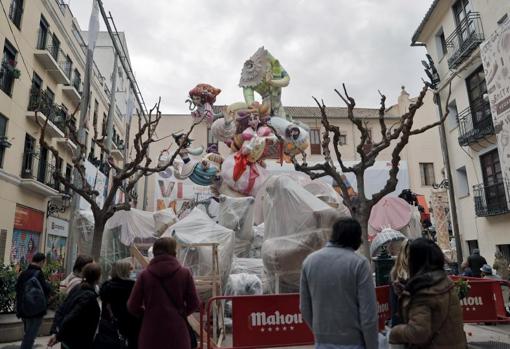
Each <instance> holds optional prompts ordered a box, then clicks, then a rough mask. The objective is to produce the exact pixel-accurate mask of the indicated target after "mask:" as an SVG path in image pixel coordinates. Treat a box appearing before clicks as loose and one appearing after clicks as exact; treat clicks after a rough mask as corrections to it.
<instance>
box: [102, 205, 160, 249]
mask: <svg viewBox="0 0 510 349" xmlns="http://www.w3.org/2000/svg"><path fill="white" fill-rule="evenodd" d="M152 215H153V213H152V212H148V211H142V210H138V209H136V208H132V209H131V210H129V211H117V212H115V214H114V215H113V216H112V217H111V218H110V219H109V220H108V221H107V222H106V225H105V230H108V229H113V228H116V227H120V241H121V242H122V243H123V244H124V245H126V246H130V245H131V244H132V243H133V242H134V241H135V238H139V239H147V238H151V237H154V231H155V230H154V218H153V216H152Z"/></svg>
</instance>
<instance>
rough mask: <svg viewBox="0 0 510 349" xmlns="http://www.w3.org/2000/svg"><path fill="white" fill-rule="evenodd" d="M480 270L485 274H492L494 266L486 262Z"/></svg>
mask: <svg viewBox="0 0 510 349" xmlns="http://www.w3.org/2000/svg"><path fill="white" fill-rule="evenodd" d="M480 270H481V271H482V272H483V273H485V274H492V268H491V266H490V265H488V264H484V265H483V267H481V268H480Z"/></svg>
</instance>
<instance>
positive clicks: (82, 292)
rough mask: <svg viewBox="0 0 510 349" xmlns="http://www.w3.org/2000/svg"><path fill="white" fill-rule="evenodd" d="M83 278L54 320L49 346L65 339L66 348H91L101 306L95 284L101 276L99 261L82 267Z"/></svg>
mask: <svg viewBox="0 0 510 349" xmlns="http://www.w3.org/2000/svg"><path fill="white" fill-rule="evenodd" d="M82 277H83V281H82V283H81V284H80V286H79V287H75V288H74V289H73V290H72V291H71V293H69V295H68V296H67V298H66V299H65V301H64V303H63V304H62V306H61V307H60V308H59V311H58V313H57V314H55V319H54V320H53V326H52V334H53V335H52V336H51V338H50V340H49V341H48V346H49V347H52V346H54V345H55V344H56V343H58V342H61V343H62V348H63V349H90V348H92V347H93V343H94V335H95V333H96V329H97V324H98V322H99V315H100V312H101V310H100V308H99V304H98V302H97V293H96V291H95V287H96V285H97V283H98V282H99V278H100V277H101V268H100V267H99V265H97V264H96V263H89V264H87V265H86V266H85V267H84V268H83V270H82Z"/></svg>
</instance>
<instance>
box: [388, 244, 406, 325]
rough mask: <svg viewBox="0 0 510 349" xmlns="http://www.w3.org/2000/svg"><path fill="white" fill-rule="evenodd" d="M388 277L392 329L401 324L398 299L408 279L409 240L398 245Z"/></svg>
mask: <svg viewBox="0 0 510 349" xmlns="http://www.w3.org/2000/svg"><path fill="white" fill-rule="evenodd" d="M390 277H391V287H390V304H391V327H393V326H396V325H398V324H400V323H401V322H402V321H401V319H400V315H399V311H398V304H399V297H400V295H401V294H402V292H403V291H404V289H405V285H406V283H407V280H408V279H409V240H407V239H406V240H404V241H402V243H401V244H400V250H399V253H398V255H397V259H396V260H395V265H394V266H393V268H392V269H391V272H390Z"/></svg>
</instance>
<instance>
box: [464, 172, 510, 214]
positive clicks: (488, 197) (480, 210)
mask: <svg viewBox="0 0 510 349" xmlns="http://www.w3.org/2000/svg"><path fill="white" fill-rule="evenodd" d="M506 184H508V183H506ZM507 188H508V185H506V186H505V181H503V180H501V181H498V182H496V183H493V184H483V183H482V184H477V185H474V186H473V197H474V200H475V213H476V215H477V216H478V217H487V216H496V215H500V214H504V213H507V212H510V210H509V208H510V205H509V196H510V195H509V193H508V191H507Z"/></svg>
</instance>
